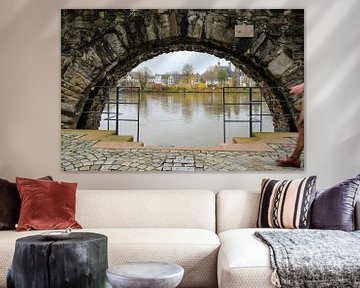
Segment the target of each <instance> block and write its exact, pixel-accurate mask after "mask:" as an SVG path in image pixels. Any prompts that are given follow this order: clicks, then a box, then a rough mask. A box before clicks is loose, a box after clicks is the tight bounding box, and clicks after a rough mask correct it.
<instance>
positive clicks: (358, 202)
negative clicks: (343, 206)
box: [355, 199, 360, 230]
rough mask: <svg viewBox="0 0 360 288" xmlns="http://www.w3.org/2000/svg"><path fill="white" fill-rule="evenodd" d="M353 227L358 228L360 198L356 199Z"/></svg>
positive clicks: (359, 226) (359, 222)
mask: <svg viewBox="0 0 360 288" xmlns="http://www.w3.org/2000/svg"><path fill="white" fill-rule="evenodd" d="M355 229H356V230H360V199H358V200H357V202H356V206H355Z"/></svg>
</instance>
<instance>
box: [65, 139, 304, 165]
mask: <svg viewBox="0 0 360 288" xmlns="http://www.w3.org/2000/svg"><path fill="white" fill-rule="evenodd" d="M80 138H81V135H78V134H62V136H61V149H62V150H61V169H62V170H63V171H124V172H125V171H126V172H133V171H154V172H155V171H178V172H203V171H206V172H211V171H220V172H222V171H224V172H225V171H234V172H236V171H239V172H241V171H266V170H267V171H271V170H282V171H284V170H286V171H291V170H293V171H294V170H296V171H299V170H303V168H298V169H296V168H283V167H278V166H276V165H275V164H274V163H275V160H276V159H278V158H282V157H284V156H285V155H288V154H291V151H292V150H293V148H294V145H295V139H291V144H290V145H289V144H287V145H284V144H269V146H271V148H272V149H273V150H274V151H272V152H244V151H214V150H207V149H206V148H205V147H204V148H203V149H202V148H201V149H177V148H176V147H173V148H167V149H166V148H161V147H158V148H156V149H154V148H146V147H134V148H122V149H99V148H93V147H92V146H93V145H94V144H96V143H97V142H98V140H82V139H80Z"/></svg>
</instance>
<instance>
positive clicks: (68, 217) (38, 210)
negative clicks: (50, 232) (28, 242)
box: [16, 177, 81, 231]
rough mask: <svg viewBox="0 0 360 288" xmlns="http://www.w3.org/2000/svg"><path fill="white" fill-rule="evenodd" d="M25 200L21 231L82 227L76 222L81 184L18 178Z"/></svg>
mask: <svg viewBox="0 0 360 288" xmlns="http://www.w3.org/2000/svg"><path fill="white" fill-rule="evenodd" d="M16 185H17V187H18V190H19V194H20V198H21V201H22V203H21V209H20V217H19V223H18V226H17V228H16V230H17V231H24V230H31V229H35V230H41V229H66V228H81V226H80V224H79V223H78V222H76V221H75V193H76V187H77V183H65V182H57V181H49V180H35V179H27V178H19V177H17V178H16Z"/></svg>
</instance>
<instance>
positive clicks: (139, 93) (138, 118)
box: [136, 88, 141, 142]
mask: <svg viewBox="0 0 360 288" xmlns="http://www.w3.org/2000/svg"><path fill="white" fill-rule="evenodd" d="M137 91H138V105H137V106H138V107H137V135H136V137H137V138H136V139H137V142H139V140H140V139H139V134H140V97H141V92H140V88H137Z"/></svg>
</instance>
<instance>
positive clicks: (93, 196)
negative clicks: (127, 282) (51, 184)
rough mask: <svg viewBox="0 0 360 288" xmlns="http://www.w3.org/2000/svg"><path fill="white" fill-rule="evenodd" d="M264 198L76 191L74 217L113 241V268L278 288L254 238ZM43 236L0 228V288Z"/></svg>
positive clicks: (187, 281)
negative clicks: (174, 268) (165, 270)
mask: <svg viewBox="0 0 360 288" xmlns="http://www.w3.org/2000/svg"><path fill="white" fill-rule="evenodd" d="M259 198H260V194H259V192H258V191H257V192H256V191H254V192H251V191H243V190H225V191H220V192H219V193H216V194H215V193H214V192H212V191H209V190H78V191H77V202H76V203H77V206H76V209H77V210H76V219H77V220H78V221H79V223H80V224H81V225H82V226H83V228H84V229H83V230H79V231H89V232H97V233H101V234H104V235H106V236H108V259H109V265H113V264H115V263H121V262H133V261H165V262H172V263H176V264H179V265H181V266H183V267H184V269H185V274H184V278H183V281H182V282H181V284H180V286H179V287H189V288H190V287H193V288H195V287H196V288H201V287H208V288H212V287H220V288H230V287H231V288H236V287H247V288H251V287H273V286H272V284H271V281H270V277H271V273H272V270H271V268H270V258H269V249H268V247H267V246H266V245H265V244H263V243H262V242H260V241H259V240H258V239H257V238H255V237H254V236H253V232H254V231H256V230H259V229H257V228H254V227H256V218H257V211H258V205H259ZM358 204H359V203H358ZM357 209H358V213H357V215H358V220H357V223H360V205H357ZM358 228H359V227H358ZM42 232H44V231H28V232H16V231H0V288H3V287H6V273H7V269H8V267H9V266H10V264H11V262H12V257H13V253H14V248H15V241H16V239H17V238H20V237H24V236H28V235H34V234H39V233H42Z"/></svg>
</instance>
